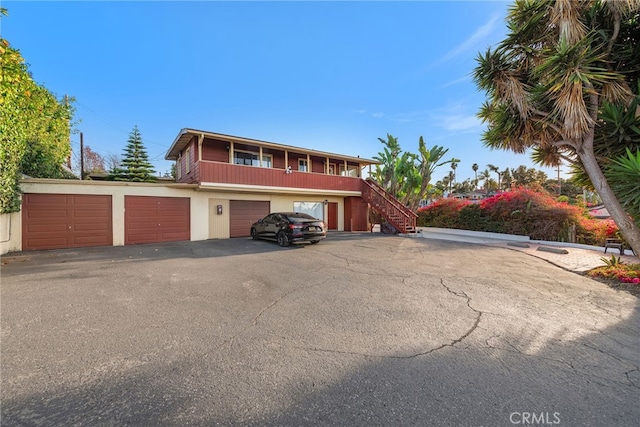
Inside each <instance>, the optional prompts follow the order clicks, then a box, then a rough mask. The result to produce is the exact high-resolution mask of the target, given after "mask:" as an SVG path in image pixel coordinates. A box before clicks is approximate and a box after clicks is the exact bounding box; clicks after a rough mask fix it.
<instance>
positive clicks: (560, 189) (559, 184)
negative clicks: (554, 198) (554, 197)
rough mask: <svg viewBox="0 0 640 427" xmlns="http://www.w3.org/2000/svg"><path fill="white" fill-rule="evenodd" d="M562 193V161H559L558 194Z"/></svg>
mask: <svg viewBox="0 0 640 427" xmlns="http://www.w3.org/2000/svg"><path fill="white" fill-rule="evenodd" d="M560 195H562V181H560V163H558V196H560Z"/></svg>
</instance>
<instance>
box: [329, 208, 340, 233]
mask: <svg viewBox="0 0 640 427" xmlns="http://www.w3.org/2000/svg"><path fill="white" fill-rule="evenodd" d="M327 228H328V229H329V230H337V229H338V204H337V203H335V202H329V205H328V206H327Z"/></svg>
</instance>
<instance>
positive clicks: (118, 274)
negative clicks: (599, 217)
mask: <svg viewBox="0 0 640 427" xmlns="http://www.w3.org/2000/svg"><path fill="white" fill-rule="evenodd" d="M2 263H3V265H2V271H1V280H2V281H1V286H0V292H1V293H0V309H1V312H0V316H1V318H0V327H1V336H0V338H1V344H2V345H1V347H0V352H1V354H0V356H1V359H0V363H1V368H2V371H1V372H2V388H1V398H2V407H1V415H2V424H3V425H36V426H40V425H41V426H49V425H51V426H54V425H71V424H75V425H92V426H93V425H98V426H100V425H104V426H111V425H123V424H129V425H180V426H182V425H237V424H244V425H367V426H368V425H447V426H449V425H469V426H476V425H513V421H514V420H515V421H518V420H521V419H522V417H521V414H523V413H530V414H536V415H537V416H540V414H543V415H544V416H546V417H547V418H546V419H547V420H549V419H550V420H553V421H556V420H559V422H560V425H594V426H599V425H630V426H631V425H634V426H635V425H637V423H638V420H639V419H640V407H639V405H638V404H637V403H638V402H639V401H640V338H639V337H640V334H639V333H640V316H639V314H640V311H639V307H640V306H639V301H640V300H638V298H636V297H634V296H632V295H629V294H627V293H624V292H618V291H615V290H612V289H610V288H609V287H607V286H606V285H604V284H601V283H599V282H596V281H593V280H591V279H588V278H586V277H583V276H581V275H578V274H575V273H571V272H568V271H565V270H563V269H561V268H558V267H556V266H554V265H551V264H549V263H548V262H546V261H544V260H540V259H536V258H533V257H530V256H528V255H526V254H524V253H521V252H518V251H513V250H509V249H505V248H499V247H491V246H482V245H473V244H464V243H456V242H446V241H435V240H428V239H408V238H401V237H390V236H384V235H380V234H368V233H363V234H358V233H333V234H331V235H330V236H329V238H328V239H327V240H326V241H323V242H322V243H321V244H319V245H313V246H308V247H291V248H280V247H278V246H277V245H275V244H273V243H271V242H261V241H260V242H254V241H251V240H247V239H231V240H221V241H206V242H180V243H169V244H160V245H142V246H128V247H115V248H90V249H83V250H65V251H43V252H34V253H21V254H14V255H12V254H10V255H7V256H4V257H3V258H2ZM513 414H516V416H515V418H514V416H513ZM518 414H520V415H518ZM518 417H520V418H518ZM538 419H539V418H538Z"/></svg>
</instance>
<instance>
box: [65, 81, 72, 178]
mask: <svg viewBox="0 0 640 427" xmlns="http://www.w3.org/2000/svg"><path fill="white" fill-rule="evenodd" d="M64 108H65V110H67V111H69V96H68V95H66V94H65V96H64ZM70 121H71V120H68V121H67V123H69V122H70ZM69 148H70V150H69V156H68V157H67V167H68V168H69V170H71V155H72V154H73V147H71V124H70V123H69Z"/></svg>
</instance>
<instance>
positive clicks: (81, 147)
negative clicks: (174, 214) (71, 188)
mask: <svg viewBox="0 0 640 427" xmlns="http://www.w3.org/2000/svg"><path fill="white" fill-rule="evenodd" d="M83 180H84V138H83V135H82V132H80V181H83Z"/></svg>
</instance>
